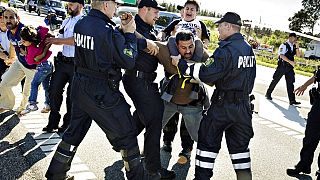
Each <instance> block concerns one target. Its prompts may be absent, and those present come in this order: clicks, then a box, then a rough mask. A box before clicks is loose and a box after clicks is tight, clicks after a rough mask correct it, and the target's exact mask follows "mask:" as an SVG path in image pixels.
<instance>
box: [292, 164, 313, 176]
mask: <svg viewBox="0 0 320 180" xmlns="http://www.w3.org/2000/svg"><path fill="white" fill-rule="evenodd" d="M300 173H304V174H310V173H311V168H303V167H301V166H295V167H294V168H289V169H287V174H288V176H297V175H299V174H300Z"/></svg>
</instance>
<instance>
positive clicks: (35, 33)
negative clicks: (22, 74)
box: [20, 26, 53, 115]
mask: <svg viewBox="0 0 320 180" xmlns="http://www.w3.org/2000/svg"><path fill="white" fill-rule="evenodd" d="M48 31H49V29H48V28H45V27H42V26H39V27H38V28H37V29H35V28H34V27H32V26H25V27H23V28H22V29H21V33H20V37H21V43H22V44H23V45H24V46H25V47H26V52H25V53H26V55H25V57H26V61H27V63H28V64H30V65H31V64H37V68H36V71H37V72H36V74H35V75H34V78H33V80H32V82H31V92H30V96H29V104H28V105H27V107H26V109H25V110H24V111H22V112H21V115H25V114H27V113H29V112H31V111H36V110H38V106H37V96H38V88H39V85H40V84H41V83H42V86H43V89H44V91H45V103H44V104H45V107H44V108H43V110H42V111H41V112H42V113H47V112H49V111H50V100H49V92H48V91H49V82H50V78H51V73H52V69H53V66H52V63H51V62H50V61H48V58H49V57H50V55H51V54H52V52H51V51H49V48H50V46H51V45H46V44H45V39H46V38H47V37H50V36H51V37H52V36H53V35H51V34H49V33H48Z"/></svg>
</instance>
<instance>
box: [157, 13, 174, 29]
mask: <svg viewBox="0 0 320 180" xmlns="http://www.w3.org/2000/svg"><path fill="white" fill-rule="evenodd" d="M170 22H171V18H170V17H169V16H160V17H159V19H158V20H157V22H156V24H157V25H159V26H162V27H167V26H168V25H169V23H170Z"/></svg>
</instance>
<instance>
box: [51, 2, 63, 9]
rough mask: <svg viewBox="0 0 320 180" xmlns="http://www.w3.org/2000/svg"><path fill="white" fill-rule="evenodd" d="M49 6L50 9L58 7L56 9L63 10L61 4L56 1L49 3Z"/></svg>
mask: <svg viewBox="0 0 320 180" xmlns="http://www.w3.org/2000/svg"><path fill="white" fill-rule="evenodd" d="M50 6H52V7H58V8H63V6H62V3H60V2H57V1H50Z"/></svg>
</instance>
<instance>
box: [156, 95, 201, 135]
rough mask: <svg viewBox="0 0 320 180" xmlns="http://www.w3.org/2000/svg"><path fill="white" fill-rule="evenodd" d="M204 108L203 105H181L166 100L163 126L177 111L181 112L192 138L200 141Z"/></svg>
mask: <svg viewBox="0 0 320 180" xmlns="http://www.w3.org/2000/svg"><path fill="white" fill-rule="evenodd" d="M202 110H203V107H202V106H191V105H186V106H183V105H182V106H181V105H177V104H174V103H171V102H167V101H164V112H163V119H162V128H163V127H164V126H165V125H166V124H167V123H168V121H169V120H170V119H171V117H172V116H173V115H174V114H175V113H177V112H178V113H181V114H182V116H183V119H184V122H185V125H186V128H187V130H188V132H189V134H190V136H191V138H192V139H193V140H194V141H198V130H199V127H200V122H201V119H202Z"/></svg>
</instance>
